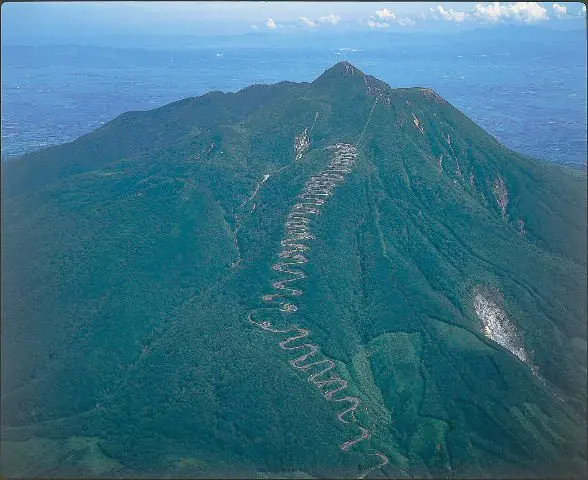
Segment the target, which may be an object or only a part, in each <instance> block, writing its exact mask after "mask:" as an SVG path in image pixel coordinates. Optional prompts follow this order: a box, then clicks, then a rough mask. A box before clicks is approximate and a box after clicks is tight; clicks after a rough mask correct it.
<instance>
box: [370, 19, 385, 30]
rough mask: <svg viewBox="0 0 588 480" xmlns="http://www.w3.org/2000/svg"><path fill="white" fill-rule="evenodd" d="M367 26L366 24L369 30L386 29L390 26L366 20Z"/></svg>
mask: <svg viewBox="0 0 588 480" xmlns="http://www.w3.org/2000/svg"><path fill="white" fill-rule="evenodd" d="M367 24H368V27H370V28H388V27H389V26H390V24H389V23H386V22H376V21H375V20H368V21H367Z"/></svg>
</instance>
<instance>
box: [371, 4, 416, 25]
mask: <svg viewBox="0 0 588 480" xmlns="http://www.w3.org/2000/svg"><path fill="white" fill-rule="evenodd" d="M391 22H393V23H396V24H398V25H400V26H402V27H408V26H412V25H414V24H415V21H414V20H413V19H412V18H409V17H402V18H397V17H396V14H395V13H394V12H393V11H391V10H388V9H387V8H383V9H381V10H376V14H375V15H372V16H371V17H370V18H369V20H368V21H367V24H368V26H369V27H370V28H389V27H390V23H391Z"/></svg>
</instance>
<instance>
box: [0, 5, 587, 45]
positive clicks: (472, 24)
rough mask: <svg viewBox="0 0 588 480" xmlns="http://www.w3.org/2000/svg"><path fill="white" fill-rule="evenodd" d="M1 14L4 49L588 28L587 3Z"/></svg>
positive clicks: (16, 9)
mask: <svg viewBox="0 0 588 480" xmlns="http://www.w3.org/2000/svg"><path fill="white" fill-rule="evenodd" d="M1 12H2V42H3V44H27V42H29V41H30V40H31V39H36V40H37V41H39V40H42V41H44V42H46V43H48V44H51V43H52V42H57V43H59V41H62V40H64V39H67V40H68V41H71V40H75V39H76V38H80V39H83V38H86V37H91V36H107V35H198V36H210V35H235V34H244V33H258V34H261V33H265V34H268V35H269V34H273V35H276V34H284V33H289V34H292V35H301V36H303V35H305V34H308V33H309V32H315V33H316V32H324V33H331V34H337V33H346V32H352V31H365V32H369V31H373V32H377V31H380V32H383V31H394V32H398V31H400V32H402V31H406V32H410V31H435V32H443V31H446V32H453V31H459V30H464V29H472V28H481V27H493V26H498V25H505V24H506V25H513V26H524V25H536V26H545V27H551V28H556V29H568V28H570V29H572V28H583V27H585V24H586V7H585V5H584V4H583V3H581V2H560V3H551V2H483V3H477V2H412V3H409V2H406V3H404V2H63V3H60V2H31V3H19V2H5V3H3V4H2V11H1Z"/></svg>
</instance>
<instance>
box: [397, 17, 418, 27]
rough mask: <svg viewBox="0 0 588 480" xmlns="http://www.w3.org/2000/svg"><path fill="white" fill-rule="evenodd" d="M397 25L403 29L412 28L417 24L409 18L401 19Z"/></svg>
mask: <svg viewBox="0 0 588 480" xmlns="http://www.w3.org/2000/svg"><path fill="white" fill-rule="evenodd" d="M396 23H398V25H400V26H402V27H412V26H413V25H414V24H415V23H416V22H415V21H414V20H413V19H412V18H409V17H404V18H399V19H398V20H396Z"/></svg>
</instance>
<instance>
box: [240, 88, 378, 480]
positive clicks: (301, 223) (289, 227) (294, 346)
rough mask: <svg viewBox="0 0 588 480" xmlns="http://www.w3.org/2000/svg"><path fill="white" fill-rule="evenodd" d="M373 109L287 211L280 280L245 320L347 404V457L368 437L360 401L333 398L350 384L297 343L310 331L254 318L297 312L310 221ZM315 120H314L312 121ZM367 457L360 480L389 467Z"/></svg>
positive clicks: (343, 413)
mask: <svg viewBox="0 0 588 480" xmlns="http://www.w3.org/2000/svg"><path fill="white" fill-rule="evenodd" d="M376 103H377V98H376V101H375V102H374V105H373V106H372V109H371V111H370V114H369V117H368V120H367V122H366V124H365V126H364V128H363V130H362V132H361V135H360V136H359V139H358V140H357V143H356V145H355V146H354V145H351V144H347V143H337V144H335V145H331V146H329V147H327V149H330V150H332V151H333V153H332V158H331V161H330V163H329V164H328V166H327V167H326V169H325V170H323V171H322V172H320V173H319V174H317V175H314V176H312V177H311V178H310V179H309V180H308V182H306V184H305V186H304V188H303V190H302V192H301V193H300V194H299V195H298V196H297V203H295V204H294V205H293V206H292V208H291V209H290V212H289V213H288V215H287V217H286V223H285V228H284V230H285V232H284V238H283V240H282V241H281V242H280V245H281V247H282V249H281V251H280V252H279V254H278V257H279V259H280V260H279V261H278V262H277V263H275V264H274V265H272V267H271V268H272V270H274V271H275V272H279V273H280V274H283V275H284V276H285V278H283V279H279V280H277V281H274V282H273V283H272V287H273V289H274V290H275V291H274V292H273V293H270V294H266V295H263V296H262V300H263V301H264V302H267V303H268V304H269V305H268V306H267V307H264V308H260V309H256V310H253V311H251V312H250V313H249V315H248V317H247V319H248V321H249V322H250V323H251V324H253V325H255V326H257V327H259V328H261V329H262V330H264V331H266V332H272V333H276V334H286V333H289V334H293V335H291V336H289V337H288V338H286V339H285V340H282V341H280V342H279V346H280V348H282V349H283V350H287V351H292V352H294V351H297V352H298V353H300V354H301V355H300V356H298V357H296V358H294V359H292V360H290V361H289V364H290V365H291V366H292V367H293V368H296V369H298V370H301V371H304V372H309V373H310V375H309V377H308V382H310V383H312V384H313V385H314V386H315V387H317V389H319V391H320V392H321V393H322V395H323V397H324V398H325V399H326V400H327V401H331V402H337V403H343V404H346V405H345V408H344V409H342V410H340V411H339V412H338V413H337V419H338V420H339V421H340V422H341V423H344V424H350V425H353V426H354V427H355V428H356V429H358V430H359V432H358V435H357V436H356V437H354V438H351V439H350V440H347V441H346V442H344V443H342V444H341V445H339V448H340V449H341V450H342V451H348V450H350V449H351V448H353V447H354V446H355V445H357V444H359V443H361V442H363V441H364V440H368V439H369V438H370V437H371V432H370V431H369V430H368V429H367V428H365V427H363V426H361V425H359V424H358V421H357V419H356V417H355V412H356V410H357V409H358V408H359V406H360V405H361V399H360V398H359V397H357V396H337V394H338V393H340V392H343V391H344V390H345V389H347V388H348V387H349V384H348V382H347V380H345V379H343V378H342V377H340V376H339V375H337V374H336V373H335V372H336V368H337V365H336V363H335V362H334V361H333V360H331V359H328V358H323V359H320V360H316V359H315V358H314V357H316V356H317V355H319V354H320V355H322V356H323V357H324V354H321V351H320V346H319V345H317V344H314V343H304V342H303V341H302V340H303V339H305V338H307V337H308V336H309V335H310V330H308V329H306V328H301V327H298V326H297V325H291V326H290V327H288V328H285V329H282V328H278V327H277V326H275V325H273V324H272V322H270V321H267V320H261V319H259V316H263V313H264V312H270V311H273V312H276V311H277V312H282V313H284V314H294V313H295V312H296V311H297V310H298V306H297V305H296V304H295V303H294V301H295V299H296V298H299V297H300V296H301V295H303V294H304V291H303V290H302V286H301V285H300V282H301V280H304V279H305V278H307V274H306V273H305V272H304V271H303V270H301V267H302V266H303V265H305V264H307V263H308V262H309V260H308V257H307V256H306V255H307V254H308V252H309V251H310V250H311V245H310V244H309V242H310V241H312V240H314V239H315V238H316V237H315V236H314V234H313V233H312V217H313V216H317V215H320V214H321V208H322V206H323V205H324V204H325V203H326V202H327V201H328V199H329V197H331V196H332V195H333V192H334V190H335V188H336V187H337V186H338V185H339V184H341V183H343V181H344V180H345V176H346V175H347V174H348V173H350V172H351V170H352V168H353V166H354V164H355V161H356V159H357V148H356V147H357V145H358V144H359V142H360V141H361V139H362V137H363V134H364V132H365V131H366V129H367V127H368V124H369V120H370V119H371V116H372V114H373V112H374V109H375V107H376ZM317 117H318V114H317V115H316V116H315V121H316V118H317ZM313 126H314V124H313ZM311 131H312V128H311ZM286 259H287V261H285V260H286ZM291 284H294V286H291ZM312 360H315V361H312ZM370 455H372V456H376V457H378V459H379V463H378V464H377V465H374V466H371V467H370V468H368V469H366V470H364V471H363V473H362V474H361V475H360V476H359V478H365V476H366V475H367V474H368V473H370V472H372V471H374V470H376V469H379V468H382V467H383V466H385V465H386V464H388V458H387V457H386V456H385V455H384V454H383V453H381V452H375V453H371V454H370Z"/></svg>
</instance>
